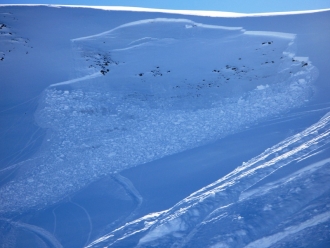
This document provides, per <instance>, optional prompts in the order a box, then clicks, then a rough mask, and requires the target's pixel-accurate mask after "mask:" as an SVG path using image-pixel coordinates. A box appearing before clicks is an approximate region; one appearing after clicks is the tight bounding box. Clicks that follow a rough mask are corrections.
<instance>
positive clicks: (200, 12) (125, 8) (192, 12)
mask: <svg viewBox="0 0 330 248" xmlns="http://www.w3.org/2000/svg"><path fill="white" fill-rule="evenodd" d="M11 6H16V7H20V6H21V7H52V8H63V7H64V8H90V9H99V10H107V11H132V12H158V13H165V14H181V15H194V16H207V17H258V16H279V15H297V14H311V13H318V12H326V11H330V8H327V9H315V10H296V11H283V12H263V13H239V12H228V11H219V10H175V9H158V8H145V7H129V6H99V5H65V4H0V7H11Z"/></svg>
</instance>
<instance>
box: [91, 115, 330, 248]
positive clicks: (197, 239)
mask: <svg viewBox="0 0 330 248" xmlns="http://www.w3.org/2000/svg"><path fill="white" fill-rule="evenodd" d="M329 127H330V112H329V113H328V114H327V115H325V116H324V117H323V118H322V119H321V120H320V121H319V122H317V123H316V124H314V125H312V126H311V127H309V128H307V129H306V130H304V131H303V132H301V133H298V134H296V135H294V136H292V137H290V138H288V139H286V140H284V141H282V142H280V143H279V144H277V145H275V146H273V147H271V148H269V149H267V150H266V151H265V152H264V153H262V154H260V155H259V156H257V157H255V158H253V159H251V160H250V161H248V162H246V163H243V164H242V165H241V166H240V167H238V168H237V169H235V170H234V171H233V172H231V173H229V174H228V175H226V176H224V177H223V178H221V179H219V180H218V181H216V182H214V183H212V184H210V185H208V186H206V187H205V188H202V189H201V190H199V191H197V192H195V193H193V194H191V195H190V196H189V197H187V198H185V199H183V200H182V201H180V202H179V203H177V204H176V205H175V206H174V207H172V208H171V209H169V210H167V211H164V212H160V213H155V214H153V215H152V214H150V215H147V216H145V217H142V218H140V219H137V220H135V221H132V222H130V223H127V224H126V225H124V226H122V227H120V228H118V229H116V230H114V231H113V232H111V233H110V234H108V235H106V236H104V237H101V238H100V239H98V240H96V241H95V242H93V243H92V244H91V245H90V246H89V247H105V245H108V246H110V247H123V246H125V245H127V244H131V245H132V244H134V242H132V240H139V243H138V244H136V245H137V246H138V247H213V248H216V247H244V246H246V247H287V246H288V245H289V244H290V242H293V243H294V242H295V243H294V244H295V245H298V244H299V245H298V246H299V247H302V246H303V242H304V239H303V238H301V236H302V235H304V232H305V231H307V230H308V229H309V230H308V232H307V233H305V235H306V237H309V238H313V236H312V235H315V237H318V240H322V237H324V238H326V237H327V234H326V232H327V231H325V232H323V234H322V230H324V228H325V229H326V227H324V226H323V225H329V223H330V204H329V199H330V195H329V193H330V185H329V183H328V182H329V180H330V167H329V164H330V158H327V159H324V160H321V161H318V162H315V163H311V164H309V165H307V166H305V167H303V168H302V169H300V170H298V171H296V172H294V173H292V174H290V175H289V176H287V177H283V178H281V179H279V180H275V181H273V182H271V183H262V182H263V179H264V178H267V177H268V176H269V175H271V174H273V173H274V172H276V171H277V170H278V169H280V168H284V167H286V166H290V164H292V163H301V162H302V161H304V160H305V159H307V158H308V157H311V156H313V155H315V154H316V153H318V152H320V150H322V149H324V147H325V146H327V147H329V143H330V136H329V134H330V131H329V130H330V129H329ZM308 204H309V205H308ZM306 205H308V207H304V206H306ZM297 211H298V214H295V215H292V214H293V213H297ZM274 227H275V228H274ZM307 234H308V235H307ZM295 235H296V236H295ZM322 235H323V236H322ZM299 236H300V238H299V240H300V241H297V240H298V239H297V238H296V237H299ZM130 242H131V243H130ZM297 242H298V243H297ZM299 242H300V243H299ZM316 244H317V243H316V242H315V245H316Z"/></svg>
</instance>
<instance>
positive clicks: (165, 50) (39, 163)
mask: <svg viewBox="0 0 330 248" xmlns="http://www.w3.org/2000/svg"><path fill="white" fill-rule="evenodd" d="M206 44H207V45H206ZM72 47H73V50H74V53H75V62H76V74H77V76H78V78H77V79H73V80H70V81H67V82H62V83H58V84H54V85H53V86H51V87H50V88H48V89H46V90H45V92H44V94H43V97H42V99H41V101H40V105H39V109H38V111H37V113H36V120H37V123H38V125H40V126H41V127H43V128H46V129H48V130H49V132H48V135H47V138H46V141H45V144H44V148H43V150H41V152H40V153H38V155H37V156H35V157H33V158H31V159H29V160H26V161H24V162H22V163H21V164H17V165H16V166H22V165H24V166H22V167H23V168H28V170H24V169H22V170H21V172H20V173H19V174H18V175H17V177H16V178H15V180H13V181H11V182H9V183H7V184H6V185H4V186H3V187H2V188H1V189H0V195H1V199H2V202H3V204H1V206H0V212H1V213H10V212H16V211H25V210H26V209H29V208H41V207H44V206H45V205H48V204H51V203H54V202H57V201H59V200H60V199H62V198H63V197H65V196H67V195H68V194H70V193H73V192H76V191H77V190H79V189H81V188H82V187H84V186H85V185H87V184H89V183H90V182H92V181H95V180H96V179H98V178H100V177H102V176H104V175H107V174H110V173H116V172H120V171H122V170H124V169H127V168H130V167H132V166H136V165H139V164H142V163H146V162H149V161H153V160H155V159H159V158H162V157H164V156H167V155H171V154H174V153H178V152H181V151H184V150H187V149H191V148H193V147H196V146H199V145H202V144H206V143H209V142H212V141H215V140H216V139H219V138H221V137H224V136H226V135H228V134H231V133H234V132H237V131H239V130H242V129H244V128H246V127H247V126H249V125H252V124H254V123H256V122H258V121H261V120H263V119H265V118H267V117H271V116H275V115H278V114H280V113H283V112H285V111H288V110H290V109H293V108H296V107H299V106H302V105H303V104H305V103H306V101H308V100H309V99H310V97H311V95H312V92H313V85H312V82H313V80H314V79H315V74H316V73H315V68H314V66H313V65H312V63H311V62H310V61H309V60H308V58H300V57H295V35H294V34H285V33H275V32H274V33H272V32H261V31H258V32H255V31H246V30H244V29H242V28H233V27H221V26H211V25H203V24H200V23H194V22H192V21H189V20H182V19H153V20H143V21H139V22H134V23H130V24H126V25H122V26H120V27H118V28H115V29H113V30H111V31H108V32H104V33H101V34H97V35H94V36H89V37H82V38H78V39H74V40H72ZM86 71H87V72H88V73H89V74H88V75H86ZM98 75H99V76H98ZM79 77H81V78H80V79H79Z"/></svg>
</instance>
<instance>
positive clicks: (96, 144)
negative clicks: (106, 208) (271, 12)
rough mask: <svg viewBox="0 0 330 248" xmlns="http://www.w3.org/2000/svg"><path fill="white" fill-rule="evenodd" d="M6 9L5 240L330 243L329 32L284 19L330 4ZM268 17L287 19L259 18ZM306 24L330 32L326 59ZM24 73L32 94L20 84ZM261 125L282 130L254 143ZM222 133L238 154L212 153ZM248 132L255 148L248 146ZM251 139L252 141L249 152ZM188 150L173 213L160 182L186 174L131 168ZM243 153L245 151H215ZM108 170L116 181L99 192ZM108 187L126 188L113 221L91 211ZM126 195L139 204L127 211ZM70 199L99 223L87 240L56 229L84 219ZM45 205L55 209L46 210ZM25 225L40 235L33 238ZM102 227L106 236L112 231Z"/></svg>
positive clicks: (113, 191)
mask: <svg viewBox="0 0 330 248" xmlns="http://www.w3.org/2000/svg"><path fill="white" fill-rule="evenodd" d="M130 11H132V10H130ZM0 12H1V19H0V20H1V22H0V27H1V37H0V38H1V40H0V42H1V44H2V45H1V48H0V50H1V51H0V52H1V61H0V63H1V64H0V66H1V67H0V70H1V75H4V76H3V78H2V79H1V88H2V92H1V94H2V95H3V98H2V101H1V104H2V112H1V118H2V121H4V120H6V121H4V122H3V123H4V125H3V128H2V130H1V131H2V132H3V134H2V135H3V137H4V140H5V141H6V143H9V145H8V146H9V148H6V149H7V150H8V151H9V152H8V154H5V153H2V154H1V158H2V161H3V164H2V165H1V171H0V173H1V174H0V176H1V180H2V183H1V187H0V199H1V204H0V216H2V217H3V219H1V221H2V222H3V223H4V224H3V225H2V226H1V227H2V233H1V234H0V238H2V239H3V240H5V242H4V243H6V244H10V243H11V242H14V243H15V242H16V245H17V246H18V247H20V246H21V245H20V244H21V243H20V242H22V243H24V242H28V243H29V242H30V243H29V244H31V245H33V244H35V242H37V243H38V242H41V243H42V242H43V243H45V244H46V245H51V246H55V247H59V246H61V245H64V246H67V247H80V246H83V245H88V244H90V245H89V246H96V247H98V246H100V247H103V246H104V245H110V246H114V247H133V246H141V247H148V246H157V247H171V246H172V247H243V246H246V245H247V246H248V247H261V246H272V245H273V246H274V247H277V246H281V245H289V244H291V243H292V244H293V245H299V246H302V245H303V244H305V243H308V239H309V238H312V237H317V238H318V239H319V243H318V244H319V245H320V246H322V245H324V244H326V243H327V242H329V235H328V234H327V233H328V231H329V228H328V227H327V224H328V223H329V200H328V197H329V186H330V184H329V183H327V182H328V181H329V173H328V170H329V159H330V158H329V141H330V140H329V113H327V112H328V110H329V102H328V99H327V97H326V96H327V94H326V93H325V92H326V90H327V89H329V84H328V83H327V81H325V80H324V75H328V74H329V72H328V71H325V70H324V68H326V65H325V64H324V63H325V58H326V56H327V54H328V53H329V52H328V51H327V49H326V48H327V47H326V46H328V45H326V44H328V43H327V42H328V41H329V39H328V38H329V37H328V36H329V35H328V34H326V33H325V34H324V33H321V32H319V31H318V30H319V29H318V28H317V27H316V24H314V23H312V22H311V24H310V25H311V26H312V28H311V27H308V28H304V27H303V26H299V25H298V26H294V25H293V24H290V25H291V26H290V25H289V27H285V26H282V25H280V24H281V23H283V22H285V20H287V18H289V19H288V20H290V21H291V22H293V23H297V21H301V20H304V21H305V22H307V23H308V21H309V20H310V19H313V18H314V19H316V20H319V21H320V22H321V21H323V20H324V18H327V19H325V20H329V12H327V11H323V12H320V13H314V14H313V13H308V14H300V15H288V16H283V17H282V16H276V17H275V16H270V17H254V18H252V17H249V18H245V19H244V18H242V19H241V18H238V19H235V20H234V19H227V18H215V19H213V18H206V17H198V16H183V15H182V13H181V15H178V16H176V15H173V14H165V13H162V14H160V13H152V12H151V13H145V12H125V11H122V10H121V11H103V10H95V9H88V8H51V7H42V6H30V7H22V6H3V7H1V8H0ZM59 17H60V18H59ZM84 17H88V18H89V19H88V18H87V19H86V18H84ZM39 18H44V23H42V22H40V21H39ZM251 18H252V19H251ZM262 18H264V19H262ZM269 18H270V19H271V21H272V22H274V21H276V22H275V24H274V23H272V25H266V24H264V25H262V24H260V21H265V23H268V22H269V20H270V19H269ZM274 18H276V19H274ZM21 19H22V20H23V21H22V20H21ZM314 19H313V20H314ZM56 22H58V23H56ZM68 23H69V24H68ZM276 23H278V24H276ZM315 23H316V22H315ZM33 24H35V25H37V28H34V25H33ZM24 25H26V26H24ZM292 25H293V26H292ZM323 25H329V22H326V23H325V24H323ZM50 27H51V28H50ZM45 30H47V32H48V35H47V36H46V37H44V35H43V34H44V33H45V32H46V31H45ZM306 30H307V31H310V30H314V31H315V32H316V31H317V32H318V33H317V35H319V40H320V41H321V42H320V43H319V44H320V45H322V46H324V51H323V53H322V54H321V55H319V56H316V55H318V53H317V49H316V52H315V51H314V50H313V49H312V48H311V47H310V46H308V45H309V42H311V41H313V42H315V41H314V35H315V34H313V33H306V32H305V31H306ZM302 37H304V39H302ZM313 44H314V43H313ZM306 47H308V49H307V48H306ZM301 48H304V49H301ZM297 51H298V52H297ZM308 57H310V58H308ZM17 70H19V71H20V73H16V71H17ZM319 73H320V75H321V76H320V77H319V78H318V74H319ZM322 76H323V77H322ZM45 80H46V81H45ZM23 82H24V83H23ZM25 83H26V84H27V86H28V87H27V88H30V87H32V89H34V90H31V89H29V90H28V91H26V90H20V89H19V88H20V87H21V84H25ZM25 87H26V86H25ZM15 88H17V91H16V90H15ZM23 89H24V88H23ZM21 92H22V93H21ZM25 92H26V93H27V95H24V93H25ZM25 116H26V117H25ZM32 117H33V121H32V122H31V119H32ZM30 118H31V119H30ZM11 122H12V123H14V124H13V125H11V124H10V123H11ZM27 123H31V124H30V126H29V125H27V127H26V128H27V129H26V133H25V134H24V135H23V137H18V139H17V143H22V144H23V147H20V146H19V145H16V144H15V130H21V129H22V128H23V127H24V126H25V125H26V124H27ZM265 126H266V127H270V128H265ZM298 126H299V127H298ZM45 131H46V132H45ZM43 133H46V134H43ZM257 133H258V135H259V136H260V137H272V138H270V139H268V140H262V139H261V142H259V143H254V142H255V136H258V135H256V134H257ZM273 133H278V134H276V135H271V134H273ZM236 137H238V138H236ZM11 138H14V139H11ZM20 139H21V140H20ZM24 139H26V140H27V141H25V140H24ZM10 140H12V141H10ZM222 140H224V141H225V142H229V143H230V144H231V146H233V147H237V149H238V151H237V152H235V154H227V153H223V152H222V151H224V150H225V147H221V148H220V149H219V150H217V152H216V153H215V154H210V152H209V151H211V150H213V149H214V148H215V147H217V145H216V144H217V142H221V141H222ZM244 140H245V141H246V143H247V144H248V146H251V147H246V146H245V147H243V146H242V144H241V143H243V142H244ZM281 140H283V141H281ZM41 141H42V143H41ZM38 142H39V144H38ZM249 142H250V144H249ZM252 146H253V147H252ZM239 149H243V150H247V151H246V152H245V155H244V156H243V153H242V151H239ZM263 151H264V152H263ZM193 153H196V154H197V153H198V154H200V157H199V158H198V160H197V161H193V159H190V157H191V156H192V154H193ZM258 154H260V155H258ZM177 156H179V157H180V160H182V161H189V162H186V163H187V164H183V167H182V168H183V169H181V170H183V175H184V174H186V175H187V176H188V175H193V178H195V179H196V180H197V181H196V182H195V183H191V185H190V186H188V187H187V186H185V187H183V189H182V192H181V191H180V190H174V191H169V193H168V195H167V196H166V198H167V201H168V202H173V203H172V205H174V203H176V204H175V205H174V206H173V207H170V208H169V209H168V210H165V206H166V208H168V207H169V206H168V204H166V203H165V201H166V200H165V201H163V203H162V202H161V201H158V202H157V201H154V200H153V197H152V195H155V194H157V192H156V191H155V192H152V188H153V187H155V188H157V187H160V188H165V185H180V187H181V186H183V185H184V182H185V180H186V179H184V178H179V177H175V176H173V179H174V178H176V179H175V180H172V181H171V182H170V183H168V182H167V181H168V179H167V178H166V177H161V178H160V180H158V182H155V183H154V184H152V185H149V186H143V185H145V184H147V183H146V182H148V181H149V180H151V179H152V178H153V177H154V175H153V174H151V173H147V174H143V176H142V177H143V178H141V176H139V179H138V180H137V177H134V176H127V178H126V177H125V176H122V175H126V174H128V175H129V174H130V168H133V167H136V169H137V171H135V174H136V172H138V173H137V174H140V172H139V170H140V171H142V170H144V168H145V166H147V167H148V166H150V167H152V166H154V167H156V168H158V170H160V171H164V172H165V171H169V170H171V169H170V168H167V164H175V163H177ZM231 157H233V158H234V160H232V161H235V162H230V163H229V164H227V165H225V164H223V163H222V162H221V163H220V162H219V163H217V160H219V159H220V160H219V161H222V160H223V161H226V159H227V160H228V159H229V158H231ZM243 159H244V160H243ZM245 159H247V160H249V161H248V162H243V161H246V160H245ZM199 160H200V161H201V162H199ZM162 161H164V162H162ZM204 161H208V162H206V163H205V162H204ZM228 161H229V160H228ZM162 163H164V165H161V166H159V165H157V164H162ZM242 163H243V164H242ZM145 164H146V165H145ZM192 165H193V166H192ZM210 165H212V166H214V168H216V171H217V172H216V173H214V175H213V172H212V170H211V169H208V168H207V167H208V166H210ZM140 168H141V169H140ZM196 168H197V170H196ZM210 168H211V167H210ZM134 169H135V168H134ZM227 170H229V171H232V172H230V173H229V174H227V173H228V171H227ZM184 171H186V172H184ZM199 171H203V173H204V177H205V178H206V179H202V177H199V176H198V175H199ZM125 173H126V174H125ZM171 173H172V174H173V175H175V174H176V173H179V170H177V169H176V168H174V169H173V171H171ZM180 173H182V172H180ZM164 175H165V174H164ZM212 178H214V179H212ZM215 179H217V180H216V181H215V182H214V180H215ZM102 180H103V181H104V180H105V181H106V182H107V183H108V184H109V185H111V186H110V188H95V189H93V190H91V189H92V188H93V187H94V186H92V185H95V183H97V182H103V181H102ZM199 180H202V181H200V182H198V181H199ZM96 185H97V184H96ZM198 185H201V186H198ZM98 187H99V186H98ZM168 188H171V187H168ZM200 188H201V189H200ZM198 189H199V190H198ZM99 190H102V191H105V190H106V191H109V194H110V195H111V196H110V195H109V196H108V197H109V198H111V199H112V197H114V199H116V200H114V201H115V202H114V205H113V206H112V208H111V209H112V210H111V211H112V212H113V215H112V217H111V218H110V219H109V221H108V222H107V223H106V224H101V223H103V222H102V221H100V220H99V218H100V216H99V215H100V214H95V215H94V213H93V210H92V209H96V213H97V209H98V208H100V206H98V203H96V202H95V204H93V203H92V202H90V201H89V199H90V198H89V197H92V196H93V195H98V194H99V193H98V191H99ZM196 190H197V191H196ZM194 191H196V192H194ZM84 192H90V196H87V195H85V196H84ZM119 192H122V193H119ZM144 192H145V193H144ZM180 192H181V193H180ZM190 194H191V195H190ZM188 195H190V196H188ZM98 199H99V200H100V204H102V201H104V203H106V201H107V199H105V198H104V197H103V198H102V197H101V198H98ZM119 199H120V201H122V203H121V202H120V201H119ZM175 199H179V200H175ZM153 201H154V202H153ZM152 202H153V203H152ZM54 204H57V205H54ZM116 204H118V207H116V206H117V205H116ZM120 204H124V205H123V206H125V208H126V207H127V209H129V208H131V210H125V211H126V212H122V210H120V209H118V208H119V205H120ZM70 206H71V207H72V206H75V207H77V208H79V209H80V211H81V212H82V213H83V214H82V216H84V217H79V218H83V219H86V220H87V221H88V223H89V224H88V225H87V226H86V230H88V231H85V229H83V230H82V231H81V232H82V233H81V234H79V235H81V236H79V235H78V234H77V233H76V232H75V231H72V230H71V231H70V232H67V233H62V232H61V231H60V230H59V228H58V227H57V225H66V223H68V221H70V220H71V218H69V219H68V220H66V219H65V217H64V216H65V214H64V212H68V213H69V212H71V210H70ZM125 208H124V209H125ZM58 209H63V211H64V212H63V213H62V212H61V211H60V210H58ZM159 210H163V211H161V212H153V211H159ZM56 212H59V213H57V214H56ZM43 216H44V217H43ZM45 216H48V217H49V216H51V217H49V218H51V219H52V218H54V219H53V220H51V221H46V222H43V221H41V219H45ZM48 217H46V219H47V218H48ZM72 218H74V217H72ZM101 218H102V217H101ZM72 220H73V219H72ZM58 222H59V223H58ZM126 222H127V223H126ZM8 224H9V226H11V228H10V229H8V230H7V229H6V228H5V226H6V225H8ZM106 225H107V228H106ZM51 226H53V228H52V227H51ZM93 226H94V228H93ZM95 226H97V228H95ZM72 228H73V227H72ZM16 230H28V231H30V232H32V233H34V234H33V235H32V236H31V237H30V238H29V239H27V240H28V241H24V236H21V235H20V234H14V233H15V231H16ZM100 232H101V233H104V232H108V233H109V234H106V235H105V236H102V237H101V238H99V236H100ZM302 236H304V237H302ZM37 237H39V238H37ZM79 237H84V238H79ZM308 237H309V238H308ZM40 239H41V241H40ZM92 239H95V241H94V242H92ZM78 240H80V241H78ZM81 240H85V241H84V242H83V241H81ZM81 242H83V243H81Z"/></svg>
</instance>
